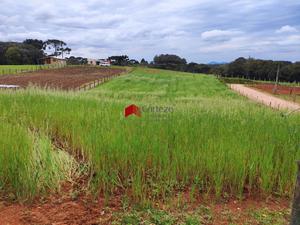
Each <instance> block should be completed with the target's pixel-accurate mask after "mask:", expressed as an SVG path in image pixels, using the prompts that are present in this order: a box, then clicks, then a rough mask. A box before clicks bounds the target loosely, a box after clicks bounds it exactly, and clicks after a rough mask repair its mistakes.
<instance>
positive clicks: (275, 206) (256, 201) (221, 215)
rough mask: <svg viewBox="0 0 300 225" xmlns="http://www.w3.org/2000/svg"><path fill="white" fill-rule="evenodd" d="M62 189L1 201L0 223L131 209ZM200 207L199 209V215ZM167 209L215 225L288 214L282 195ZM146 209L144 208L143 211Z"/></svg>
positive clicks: (91, 217)
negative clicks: (24, 200) (46, 194)
mask: <svg viewBox="0 0 300 225" xmlns="http://www.w3.org/2000/svg"><path fill="white" fill-rule="evenodd" d="M63 189H64V190H63V192H62V193H61V194H52V195H50V196H49V197H47V198H45V199H39V200H36V201H35V202H33V203H32V204H20V203H9V202H7V201H2V202H1V201H0V224H3V225H8V224H9V225H29V224H31V225H32V224H43V225H48V224H49V225H52V224H60V225H61V224H64V225H69V224H72V225H81V224H86V225H97V224H99V225H102V224H112V223H113V222H114V221H119V222H120V221H122V218H123V217H126V216H127V215H128V213H130V211H131V210H132V209H130V208H127V209H126V210H124V207H123V206H122V197H121V195H115V196H114V197H113V198H111V199H109V200H108V201H107V200H105V198H104V197H99V198H97V199H94V198H93V197H91V196H88V195H85V194H83V193H82V194H81V193H80V194H79V195H78V196H74V195H73V194H72V193H73V191H74V190H73V189H72V188H71V185H70V184H66V185H64V187H63ZM187 204H188V205H187ZM186 207H188V208H186ZM159 208H160V207H159ZM163 208H165V207H162V208H160V210H163ZM184 208H186V209H184ZM199 209H201V210H202V212H201V213H200V214H199ZM203 209H204V210H203ZM166 210H167V211H168V213H170V215H173V216H174V217H176V216H177V215H179V214H182V213H186V214H189V215H195V216H196V217H199V218H200V217H201V218H202V220H203V221H204V224H218V225H220V224H224V225H225V224H261V223H260V218H259V217H258V216H262V217H263V218H262V219H264V220H265V219H267V220H273V218H275V217H276V214H278V215H279V217H280V219H281V221H284V222H283V223H282V224H287V223H288V220H289V214H290V211H289V200H288V199H284V198H283V199H274V198H270V199H268V200H264V199H260V198H248V199H244V200H235V199H229V200H226V201H219V202H216V201H213V200H212V201H208V200H205V201H204V200H202V201H197V202H193V203H185V204H184V205H182V207H181V208H178V209H177V208H175V209H170V208H169V209H166ZM197 211H198V212H197ZM146 212H147V210H146V211H144V212H143V213H146ZM252 212H253V213H255V214H256V215H255V214H253V213H252ZM143 213H142V214H143ZM266 213H268V215H266ZM282 213H284V215H283V214H282ZM264 217H266V218H264ZM117 224H123V223H117ZM263 224H265V223H263ZM270 224H271V223H270ZM276 224H277V223H276ZM280 224H281V223H280Z"/></svg>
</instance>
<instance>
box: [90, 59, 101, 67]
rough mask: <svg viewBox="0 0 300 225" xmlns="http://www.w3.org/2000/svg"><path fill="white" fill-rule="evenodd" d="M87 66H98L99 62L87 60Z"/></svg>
mask: <svg viewBox="0 0 300 225" xmlns="http://www.w3.org/2000/svg"><path fill="white" fill-rule="evenodd" d="M88 64H89V65H93V66H96V65H99V61H97V59H88Z"/></svg>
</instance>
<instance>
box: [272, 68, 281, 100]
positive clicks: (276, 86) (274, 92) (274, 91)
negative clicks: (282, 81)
mask: <svg viewBox="0 0 300 225" xmlns="http://www.w3.org/2000/svg"><path fill="white" fill-rule="evenodd" d="M279 72H280V64H279V63H278V67H277V73H276V82H275V85H274V88H273V94H276V93H277V89H278V78H279Z"/></svg>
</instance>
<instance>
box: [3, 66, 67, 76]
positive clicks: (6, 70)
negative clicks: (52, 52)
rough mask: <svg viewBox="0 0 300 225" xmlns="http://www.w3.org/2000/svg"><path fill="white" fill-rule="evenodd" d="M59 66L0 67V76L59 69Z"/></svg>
mask: <svg viewBox="0 0 300 225" xmlns="http://www.w3.org/2000/svg"><path fill="white" fill-rule="evenodd" d="M59 67H61V65H58V64H57V65H56V64H53V65H0V75H11V74H17V73H23V72H33V71H37V70H46V69H53V68H59Z"/></svg>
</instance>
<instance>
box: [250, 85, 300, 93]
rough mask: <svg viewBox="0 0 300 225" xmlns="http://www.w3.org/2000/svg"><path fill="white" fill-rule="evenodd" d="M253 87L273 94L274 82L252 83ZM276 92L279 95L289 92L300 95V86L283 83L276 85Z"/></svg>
mask: <svg viewBox="0 0 300 225" xmlns="http://www.w3.org/2000/svg"><path fill="white" fill-rule="evenodd" d="M252 86H253V87H254V88H256V89H259V90H262V91H265V92H268V93H271V94H273V89H274V86H275V85H274V84H255V85H252ZM276 94H279V95H290V94H296V95H300V87H297V86H295V87H292V86H285V85H278V86H277V91H276Z"/></svg>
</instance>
